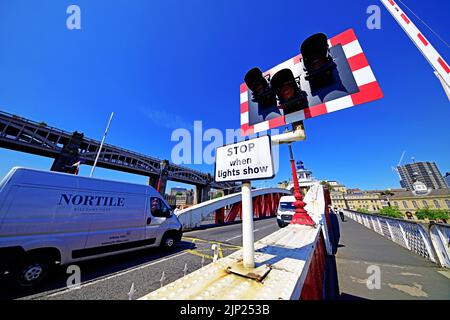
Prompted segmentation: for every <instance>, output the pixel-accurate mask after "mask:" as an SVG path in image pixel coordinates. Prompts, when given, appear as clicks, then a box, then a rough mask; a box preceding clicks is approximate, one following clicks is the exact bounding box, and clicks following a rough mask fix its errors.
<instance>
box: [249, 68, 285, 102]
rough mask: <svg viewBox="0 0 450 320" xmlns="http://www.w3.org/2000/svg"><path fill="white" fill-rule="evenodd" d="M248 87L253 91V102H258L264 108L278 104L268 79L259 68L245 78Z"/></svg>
mask: <svg viewBox="0 0 450 320" xmlns="http://www.w3.org/2000/svg"><path fill="white" fill-rule="evenodd" d="M244 81H245V83H246V84H247V87H248V88H249V89H250V90H251V91H252V94H253V99H252V101H254V102H257V103H258V104H260V105H261V106H262V107H269V106H274V105H276V104H277V100H276V98H275V94H274V93H273V92H272V89H271V88H270V86H269V83H268V82H267V80H266V78H264V76H263V73H262V71H261V70H260V69H259V68H253V69H251V70H250V71H248V72H247V74H246V75H245V77H244Z"/></svg>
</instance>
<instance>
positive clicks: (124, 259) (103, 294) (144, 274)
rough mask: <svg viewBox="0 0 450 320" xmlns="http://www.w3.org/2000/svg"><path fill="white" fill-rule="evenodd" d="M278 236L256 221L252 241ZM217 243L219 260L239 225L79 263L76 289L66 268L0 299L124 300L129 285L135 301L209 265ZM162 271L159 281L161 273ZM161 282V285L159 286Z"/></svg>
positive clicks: (1, 289) (3, 291)
mask: <svg viewBox="0 0 450 320" xmlns="http://www.w3.org/2000/svg"><path fill="white" fill-rule="evenodd" d="M276 230H278V225H277V222H276V218H268V219H263V220H257V221H255V226H254V231H255V241H256V240H259V239H262V238H264V237H266V236H267V235H269V234H271V233H273V232H275V231H276ZM213 243H219V244H220V248H221V251H222V254H223V256H226V255H229V254H231V253H232V252H234V251H236V250H239V249H240V247H241V245H242V225H241V224H240V223H237V224H231V225H226V226H220V227H212V228H208V229H202V230H195V231H189V232H185V233H184V234H183V239H182V241H181V242H180V243H179V244H178V245H177V247H176V248H175V250H172V251H171V252H164V251H162V250H160V249H157V248H154V249H146V250H140V251H136V252H132V253H126V254H121V255H116V256H111V257H107V258H101V259H95V260H92V261H86V262H82V263H79V264H78V266H79V267H80V270H81V280H82V283H81V287H80V288H78V289H67V287H66V281H67V278H68V277H69V274H66V270H67V269H66V267H59V268H58V270H56V272H55V273H54V274H53V276H51V277H50V278H49V279H48V281H47V284H46V285H43V286H42V287H41V288H37V289H17V288H14V287H12V286H11V285H8V284H6V285H5V284H1V283H0V299H2V300H5V299H27V300H29V299H44V300H73V299H75V300H124V299H128V296H127V293H128V292H129V291H130V288H131V285H132V284H133V283H134V288H135V290H136V291H135V294H134V295H133V298H139V297H141V296H143V295H145V294H147V293H149V292H151V291H153V290H155V289H158V288H159V287H161V283H162V284H164V285H166V284H168V283H171V282H173V281H175V280H177V279H179V278H180V277H182V276H183V275H184V273H185V272H186V274H189V273H191V272H193V271H195V270H197V269H199V268H201V266H202V263H203V265H206V264H208V263H211V261H212V254H213V253H212V250H211V246H212V244H213ZM163 271H164V277H162V273H163ZM161 278H163V279H162V282H161Z"/></svg>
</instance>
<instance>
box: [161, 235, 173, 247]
mask: <svg viewBox="0 0 450 320" xmlns="http://www.w3.org/2000/svg"><path fill="white" fill-rule="evenodd" d="M175 243H176V241H175V236H174V234H173V233H166V234H165V235H164V236H163V238H162V239H161V248H163V249H164V250H169V249H172V248H173V247H174V246H175Z"/></svg>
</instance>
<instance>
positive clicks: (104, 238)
mask: <svg viewBox="0 0 450 320" xmlns="http://www.w3.org/2000/svg"><path fill="white" fill-rule="evenodd" d="M181 229H182V225H181V223H180V222H179V221H178V219H177V216H176V215H174V214H173V212H172V210H171V208H170V207H169V206H168V205H167V203H166V201H165V200H164V199H163V197H162V196H161V195H160V194H159V193H158V192H157V191H156V190H155V189H154V188H152V187H150V186H146V185H138V184H132V183H124V182H116V181H108V180H102V179H96V178H88V177H82V176H76V175H71V174H66V173H57V172H49V171H40V170H32V169H25V168H13V169H12V170H11V172H10V173H9V174H8V175H7V176H6V177H5V178H4V179H3V180H2V181H0V276H1V275H3V274H5V273H11V274H12V275H13V276H14V278H16V280H17V282H18V283H19V284H20V285H23V286H31V285H34V284H36V283H38V282H40V281H41V280H42V279H43V278H44V277H45V275H46V274H47V273H48V271H50V269H51V267H52V266H54V265H55V264H60V265H67V264H71V263H77V262H79V261H83V260H88V259H93V258H99V257H104V256H109V255H113V254H117V253H122V252H128V251H132V250H138V249H143V248H148V247H156V246H161V247H163V248H166V249H170V248H172V247H173V246H174V244H175V243H176V242H177V241H180V240H181V236H182V230H181Z"/></svg>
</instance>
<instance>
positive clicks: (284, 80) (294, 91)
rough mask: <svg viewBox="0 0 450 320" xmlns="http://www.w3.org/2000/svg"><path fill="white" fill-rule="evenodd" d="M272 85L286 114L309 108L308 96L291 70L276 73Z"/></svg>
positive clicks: (271, 81)
mask: <svg viewBox="0 0 450 320" xmlns="http://www.w3.org/2000/svg"><path fill="white" fill-rule="evenodd" d="M270 85H271V87H272V90H273V92H274V93H275V94H276V95H277V97H278V100H279V101H280V108H281V109H283V110H284V114H289V113H292V112H295V111H298V110H302V109H304V108H306V107H308V100H307V98H306V94H305V93H304V92H303V91H301V89H300V84H298V83H297V81H296V79H295V78H294V74H293V73H292V71H291V70H290V69H282V70H280V71H278V72H277V73H275V74H274V75H273V77H272V79H271V80H270Z"/></svg>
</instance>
